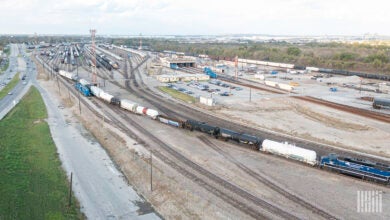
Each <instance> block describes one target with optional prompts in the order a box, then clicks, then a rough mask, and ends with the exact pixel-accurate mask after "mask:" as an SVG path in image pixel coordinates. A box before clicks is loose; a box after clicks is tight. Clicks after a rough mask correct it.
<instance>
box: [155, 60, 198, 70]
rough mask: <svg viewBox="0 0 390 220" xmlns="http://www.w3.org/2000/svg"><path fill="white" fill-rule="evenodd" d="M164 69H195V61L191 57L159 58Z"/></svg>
mask: <svg viewBox="0 0 390 220" xmlns="http://www.w3.org/2000/svg"><path fill="white" fill-rule="evenodd" d="M161 62H162V63H163V65H164V66H165V67H168V68H172V69H176V68H181V67H195V66H196V65H195V59H194V58H192V57H175V58H161Z"/></svg>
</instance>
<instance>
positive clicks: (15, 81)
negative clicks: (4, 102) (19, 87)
mask: <svg viewBox="0 0 390 220" xmlns="http://www.w3.org/2000/svg"><path fill="white" fill-rule="evenodd" d="M19 80H20V79H19V73H17V74H15V76H14V78H12V80H11V81H10V82H9V83H8V84H7V85H6V86H5V87H4V88H3V89H2V90H1V91H0V99H2V98H4V97H5V96H6V95H8V93H9V92H10V91H11V90H12V89H13V88H14V87H15V86H16V84H18V82H19Z"/></svg>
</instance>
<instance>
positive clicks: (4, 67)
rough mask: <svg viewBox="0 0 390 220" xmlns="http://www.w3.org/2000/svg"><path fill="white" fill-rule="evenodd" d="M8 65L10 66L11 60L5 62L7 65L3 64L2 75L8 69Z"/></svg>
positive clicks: (0, 71) (0, 72)
mask: <svg viewBox="0 0 390 220" xmlns="http://www.w3.org/2000/svg"><path fill="white" fill-rule="evenodd" d="M8 67H9V61H8V62H7V64H5V65H4V66H3V68H1V70H0V75H1V74H3V73H4V72H5V71H6V70H7V69H8Z"/></svg>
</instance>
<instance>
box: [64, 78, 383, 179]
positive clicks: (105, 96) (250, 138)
mask: <svg viewBox="0 0 390 220" xmlns="http://www.w3.org/2000/svg"><path fill="white" fill-rule="evenodd" d="M59 75H61V76H62V77H64V78H66V79H68V80H70V81H73V82H75V88H76V89H77V90H78V91H80V92H81V93H82V94H83V95H85V96H91V95H93V96H95V97H97V98H98V99H101V100H103V101H105V102H107V103H110V104H112V105H116V106H118V107H120V108H122V109H124V110H126V111H130V112H132V113H135V114H138V115H145V116H147V117H149V118H151V119H154V120H156V121H159V122H161V123H164V124H167V125H170V126H174V127H177V128H181V129H187V130H190V131H198V132H202V133H205V134H207V135H210V136H212V137H215V138H217V139H221V140H224V141H229V140H230V141H234V142H236V143H239V144H242V145H244V146H248V147H250V148H252V149H254V150H256V151H261V152H264V153H269V154H273V155H277V156H280V157H285V158H288V159H291V160H295V161H299V162H302V163H304V164H307V165H310V166H316V167H318V168H321V169H326V170H330V171H334V172H338V173H341V174H346V175H349V176H353V177H359V178H362V179H366V180H370V181H375V182H378V183H383V184H386V185H388V184H389V183H390V166H389V165H386V164H381V163H375V162H371V161H367V160H363V159H359V158H351V157H342V156H338V155H336V154H330V155H328V156H322V157H319V156H318V155H317V152H316V151H313V150H310V149H305V148H302V147H298V146H295V145H292V144H289V143H287V142H283V143H281V142H277V141H273V140H269V139H264V138H261V137H257V136H255V135H251V134H247V133H242V132H237V131H234V130H230V129H226V128H222V127H218V126H214V125H210V124H208V123H206V122H200V121H196V120H190V119H187V120H184V121H183V120H179V119H176V118H172V117H169V116H165V115H162V114H160V113H159V112H158V111H157V110H154V109H149V108H147V107H144V106H141V105H139V104H137V103H136V102H133V101H131V100H127V99H120V98H117V97H115V96H113V95H111V94H109V93H107V92H106V91H104V90H103V89H101V88H99V87H97V86H94V85H92V84H90V83H89V82H88V81H87V80H85V79H80V78H78V77H77V75H76V74H72V73H69V72H66V71H63V70H60V71H59Z"/></svg>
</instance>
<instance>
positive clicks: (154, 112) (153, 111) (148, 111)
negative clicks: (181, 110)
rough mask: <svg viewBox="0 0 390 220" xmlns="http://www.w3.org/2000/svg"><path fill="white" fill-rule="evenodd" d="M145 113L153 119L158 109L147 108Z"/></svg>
mask: <svg viewBox="0 0 390 220" xmlns="http://www.w3.org/2000/svg"><path fill="white" fill-rule="evenodd" d="M146 115H147V116H149V117H151V118H153V119H156V118H157V116H158V111H156V110H154V109H147V110H146Z"/></svg>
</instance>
